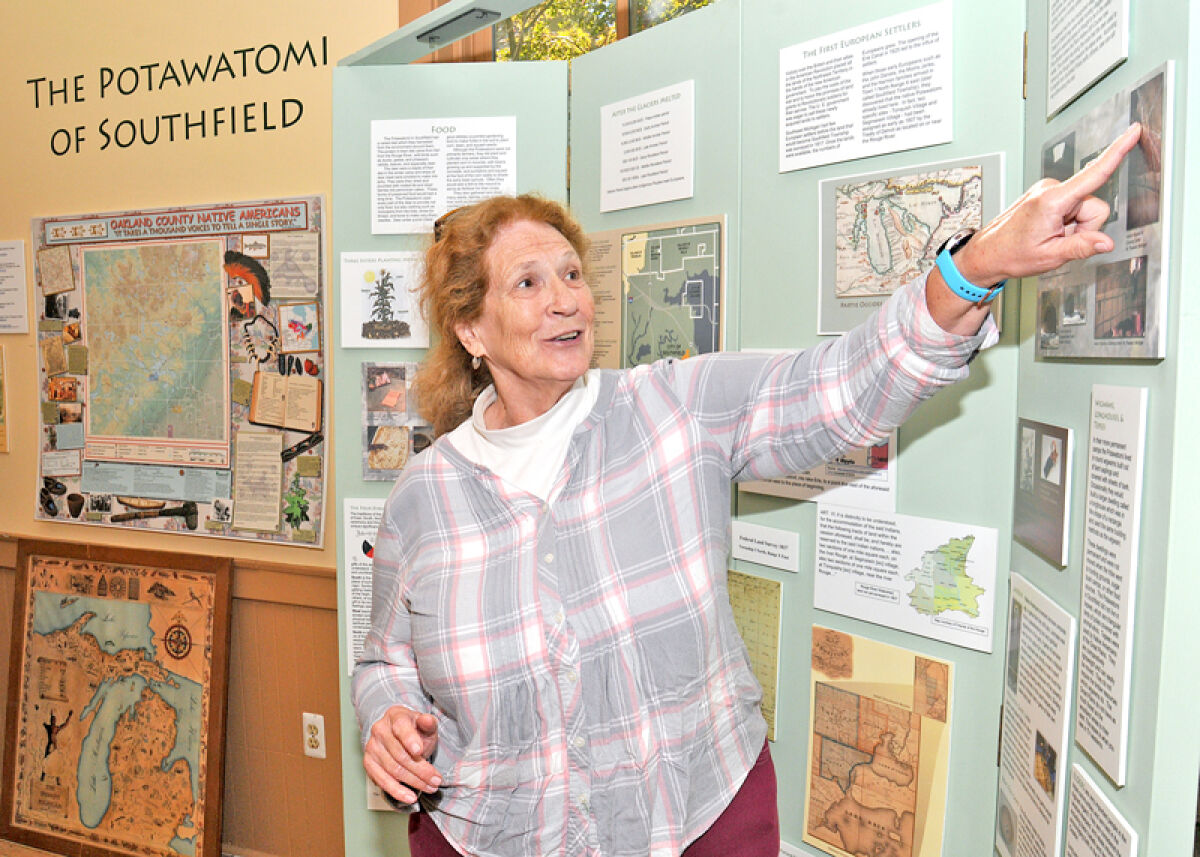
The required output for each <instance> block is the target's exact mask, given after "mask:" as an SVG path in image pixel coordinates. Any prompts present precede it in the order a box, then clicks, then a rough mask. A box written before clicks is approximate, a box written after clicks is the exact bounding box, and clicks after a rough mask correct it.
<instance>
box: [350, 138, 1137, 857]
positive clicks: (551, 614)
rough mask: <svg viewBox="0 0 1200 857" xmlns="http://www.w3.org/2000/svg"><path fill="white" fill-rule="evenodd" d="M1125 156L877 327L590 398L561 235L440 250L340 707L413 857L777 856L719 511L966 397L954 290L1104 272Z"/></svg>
mask: <svg viewBox="0 0 1200 857" xmlns="http://www.w3.org/2000/svg"><path fill="white" fill-rule="evenodd" d="M1135 131H1136V127H1135V128H1131V129H1130V131H1128V132H1127V133H1126V134H1124V135H1123V136H1122V137H1121V138H1120V139H1119V140H1118V141H1117V142H1116V143H1114V144H1113V146H1111V147H1110V148H1109V150H1108V151H1107V152H1106V153H1105V154H1104V155H1103V156H1101V157H1100V158H1098V159H1096V160H1095V161H1093V162H1092V164H1091V165H1089V166H1088V167H1087V168H1085V169H1084V170H1082V171H1081V172H1080V174H1078V175H1077V176H1075V177H1073V178H1072V179H1070V180H1068V181H1067V182H1064V183H1062V184H1056V183H1053V182H1043V183H1042V184H1039V185H1038V186H1037V187H1035V188H1034V189H1033V190H1031V191H1030V192H1029V193H1027V194H1026V195H1025V196H1023V197H1022V198H1021V199H1020V200H1018V201H1017V203H1016V204H1014V205H1013V207H1012V208H1010V209H1009V210H1008V211H1006V212H1005V213H1004V214H1002V215H1001V216H1000V217H999V218H998V219H997V220H996V221H995V222H994V223H993V224H991V225H989V226H988V227H987V228H985V229H983V230H982V231H980V232H979V233H977V234H975V235H974V236H973V237H971V238H970V239H969V240H968V241H966V243H965V245H963V246H962V247H961V248H960V249H959V250H958V252H957V253H954V254H953V256H952V257H951V256H949V255H943V256H942V257H940V261H939V268H938V269H935V272H933V273H931V274H930V275H929V277H928V278H927V280H926V282H923V283H917V284H913V285H911V286H909V287H906V288H905V289H903V290H901V291H900V292H898V293H897V294H896V295H895V296H894V297H893V298H892V299H891V300H890V301H889V302H888V303H887V304H886V305H885V307H884V308H883V309H882V310H881V311H880V313H879V314H878V315H877V316H875V317H874V318H873V319H872V320H871V321H869V322H867V323H866V324H864V325H862V326H860V327H859V328H857V329H856V330H854V331H852V332H851V333H849V334H847V335H846V336H845V337H843V338H842V339H839V340H830V341H827V342H823V343H822V344H821V345H819V346H817V347H815V348H812V349H810V350H808V351H804V352H799V353H793V354H788V355H782V356H776V357H767V356H761V355H743V354H722V355H708V356H703V357H696V358H692V359H690V360H687V361H682V362H677V361H661V362H659V363H655V364H653V365H650V366H642V367H638V368H637V369H634V370H630V371H625V372H615V371H600V370H592V371H589V370H588V366H589V362H590V359H591V352H592V322H593V312H594V308H593V305H592V298H591V294H590V292H589V291H588V288H587V286H586V283H585V279H584V271H583V265H582V262H581V259H582V258H583V256H584V254H583V249H584V236H583V233H582V231H581V230H580V228H579V227H578V225H577V224H575V223H574V221H573V220H572V219H571V218H570V216H569V215H568V214H567V213H566V212H565V211H564V210H563V209H562V208H561V207H559V206H557V205H555V204H553V203H549V202H546V201H544V200H540V199H537V198H531V197H519V198H515V199H513V198H497V199H493V200H488V201H486V202H483V203H479V204H477V205H474V206H470V207H468V208H466V209H461V210H458V211H456V212H453V213H452V214H450V215H447V216H446V217H445V218H443V219H442V220H441V221H439V224H438V227H439V228H438V229H436V230H435V240H434V243H433V245H432V247H431V248H430V250H429V252H428V254H427V257H426V276H425V281H424V284H423V294H422V301H423V305H424V308H425V310H426V315H427V317H428V318H429V319H430V323H431V324H432V325H433V326H434V327H435V328H436V329H437V330H438V332H439V333H440V336H441V341H440V342H439V343H438V345H437V346H435V348H434V349H433V350H432V351H431V352H430V355H429V359H428V361H427V363H426V366H425V367H424V368H423V369H422V371H421V373H420V375H419V381H418V383H419V385H420V386H419V390H418V397H419V400H420V402H421V406H422V409H423V412H424V413H425V415H426V417H427V418H428V419H430V420H431V422H432V423H433V425H434V428H435V430H436V431H437V432H438V433H439V434H440V435H441V436H440V437H439V439H438V440H437V441H436V442H435V443H434V444H433V446H432V447H430V449H428V450H427V451H426V452H424V453H423V454H422V455H420V456H418V457H417V458H415V459H414V460H413V461H412V463H411V464H410V465H409V467H408V469H407V470H406V471H405V473H404V474H403V475H402V476H401V478H400V479H399V480H398V481H397V483H396V486H395V488H394V489H393V491H392V493H391V496H390V498H389V499H388V503H387V507H386V509H385V512H384V517H383V522H382V524H381V527H380V532H379V538H378V540H377V543H376V547H375V592H374V609H373V614H372V623H371V631H370V633H369V635H368V637H367V640H366V645H365V650H364V653H363V657H362V659H361V660H360V662H359V664H358V666H357V668H356V670H355V676H354V682H353V688H354V703H355V706H356V709H357V712H358V715H359V720H360V722H361V725H362V728H363V733H364V741H365V746H364V761H363V764H364V767H365V768H366V770H367V773H368V774H369V775H370V777H371V778H372V779H373V780H374V781H375V782H376V783H378V784H379V785H380V786H381V788H382V789H383V790H384V791H385V792H386V793H387V794H388V795H390V796H391V797H392V798H393V799H395V800H396V801H398V802H400V803H402V804H413V803H414V802H415V801H417V800H418V798H419V800H420V806H421V808H422V809H424V810H426V811H427V813H428V814H426V813H421V814H417V815H414V816H412V817H411V818H410V827H409V830H410V844H411V846H412V852H413V854H414V857H426V855H441V854H454V853H468V854H477V855H497V857H513V855H539V854H545V855H549V854H556V855H557V854H569V855H574V854H595V855H604V857H624V855H630V857H632V855H637V857H645V855H648V854H649V855H667V854H680V853H683V854H686V855H687V857H707V855H718V854H720V855H724V854H730V853H736V854H739V855H749V856H750V857H759V855H764V857H765V856H766V855H770V857H775V855H777V854H778V850H779V828H778V817H777V811H776V805H775V778H774V769H773V768H772V766H771V761H770V755H769V753H768V751H767V746H766V741H765V737H766V727H765V723H764V721H763V719H762V715H761V713H760V711H759V700H760V695H761V691H760V689H759V687H758V684H757V682H756V681H755V680H754V677H753V675H752V673H751V671H750V667H749V663H748V658H747V656H746V651H745V647H744V645H743V644H742V642H741V640H740V638H739V637H738V634H737V630H736V628H735V626H734V622H733V616H732V612H731V610H730V607H729V599H728V594H727V592H726V589H725V586H726V580H725V568H726V557H727V555H728V548H729V542H728V540H729V529H730V520H729V507H730V503H729V500H730V490H731V489H730V484H731V482H732V481H735V480H741V479H759V478H763V477H767V476H774V475H782V474H786V473H794V472H799V471H803V470H806V469H808V468H810V467H812V466H814V465H815V464H817V463H819V462H820V461H822V460H825V459H827V458H829V457H831V456H833V455H836V454H837V453H839V452H840V451H842V450H844V449H846V448H848V447H851V446H855V445H862V444H867V443H871V442H873V441H875V440H877V439H879V438H881V437H883V436H884V435H885V434H886V433H887V432H888V431H889V430H890V429H891V428H892V427H894V426H895V425H897V424H899V423H900V422H901V421H902V420H903V419H904V417H905V416H906V415H907V414H908V413H909V412H910V411H911V410H912V408H913V407H915V405H916V404H917V403H918V402H919V401H920V400H922V399H923V398H925V397H927V396H929V395H931V394H932V393H933V392H934V391H936V390H937V389H938V388H939V387H941V386H944V385H946V384H949V383H951V382H953V381H955V380H957V379H959V378H961V377H964V376H965V375H966V371H967V370H966V364H967V362H968V361H969V360H970V358H971V357H972V355H973V354H974V353H975V352H976V351H977V350H978V349H979V348H980V347H982V346H984V345H985V344H987V343H988V342H989V341H994V339H995V329H994V325H993V324H992V322H991V321H990V319H989V315H988V307H987V303H986V302H985V301H981V300H979V299H978V298H976V300H975V301H974V302H972V301H968V300H966V299H964V298H962V297H959V296H958V295H957V294H956V293H955V292H954V291H952V290H951V288H949V287H948V286H947V284H946V278H950V279H951V280H952V281H956V277H957V276H960V275H961V277H963V278H965V280H967V281H968V282H967V283H966V284H965V285H964V284H961V283H960V284H959V287H960V288H965V289H967V290H968V292H970V290H971V289H972V288H976V287H978V286H982V287H983V288H982V289H976V291H977V292H978V294H980V295H983V296H984V297H987V296H988V295H989V294H990V292H989V291H988V288H989V287H994V286H995V284H997V283H999V282H1001V281H1002V280H1003V279H1004V278H1006V277H1019V276H1027V275H1031V274H1036V273H1039V272H1043V271H1047V270H1050V269H1053V268H1054V267H1057V266H1058V265H1060V264H1062V263H1063V262H1065V261H1067V260H1069V259H1075V258H1083V257H1086V256H1089V255H1092V254H1093V253H1097V252H1106V251H1108V250H1111V249H1112V241H1111V239H1109V238H1107V237H1106V236H1104V235H1103V234H1102V233H1100V232H1099V231H1098V229H1099V228H1100V226H1101V225H1102V224H1103V223H1104V220H1105V217H1106V215H1107V208H1106V206H1105V204H1104V203H1103V202H1101V201H1100V200H1098V199H1096V198H1094V197H1093V196H1091V193H1092V191H1094V190H1095V189H1096V188H1098V187H1099V186H1100V185H1101V184H1103V182H1104V181H1105V180H1106V179H1107V178H1108V176H1109V175H1111V173H1112V172H1113V171H1114V170H1115V169H1116V167H1117V165H1118V164H1119V163H1120V160H1121V158H1122V157H1123V156H1124V154H1125V153H1126V152H1127V151H1128V150H1129V149H1130V148H1131V147H1132V146H1133V145H1134V144H1135V143H1136V141H1137V134H1136V133H1135ZM947 262H948V265H947ZM941 271H946V273H945V275H943V273H941ZM956 272H957V273H956ZM956 282H957V281H956ZM971 284H975V286H972V285H971ZM430 819H432V820H433V821H434V822H435V823H436V827H434V826H433V825H431V824H430V823H429V821H430ZM451 846H452V847H451ZM454 849H457V852H456V851H455V850H454Z"/></svg>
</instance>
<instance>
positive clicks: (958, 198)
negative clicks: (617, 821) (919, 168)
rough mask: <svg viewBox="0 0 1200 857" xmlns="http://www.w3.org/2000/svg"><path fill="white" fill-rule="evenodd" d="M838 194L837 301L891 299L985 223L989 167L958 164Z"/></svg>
mask: <svg viewBox="0 0 1200 857" xmlns="http://www.w3.org/2000/svg"><path fill="white" fill-rule="evenodd" d="M834 197H835V208H834V229H835V239H834V252H835V256H836V260H837V264H836V265H835V268H836V271H837V278H836V284H835V290H836V294H837V296H838V297H839V298H859V297H872V296H878V295H890V294H891V293H892V292H894V291H895V290H896V289H898V288H899V287H900V286H902V285H904V284H905V283H907V282H910V281H911V280H915V279H917V278H918V277H921V276H922V275H924V273H925V272H926V271H927V270H929V268H930V267H932V266H933V262H934V257H935V255H936V253H937V248H938V247H939V246H941V244H942V242H943V241H945V240H946V239H947V238H949V237H950V236H951V235H953V234H954V233H955V232H957V231H959V230H960V229H967V228H978V227H979V226H980V223H981V218H982V211H983V169H982V168H981V167H953V168H950V169H941V170H934V171H933V172H929V173H913V174H911V175H906V176H896V177H891V178H884V179H873V180H869V181H863V182H858V183H850V184H844V185H839V186H838V187H837V188H836V189H835V193H834Z"/></svg>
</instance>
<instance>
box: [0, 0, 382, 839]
mask: <svg viewBox="0 0 1200 857" xmlns="http://www.w3.org/2000/svg"><path fill="white" fill-rule="evenodd" d="M397 25H398V18H397V6H396V0H341V2H338V3H329V2H326V0H288V2H285V0H265V2H261V3H233V2H229V0H210V2H207V3H195V4H183V3H162V2H151V0H122V2H117V0H93V2H89V3H77V2H68V0H47V2H42V3H16V2H6V3H0V32H3V33H5V34H6V38H5V50H4V51H3V52H0V115H2V116H3V117H4V119H3V131H4V133H3V134H0V241H12V240H22V241H24V242H25V252H26V266H27V272H28V276H27V280H30V279H31V277H32V259H31V258H29V256H30V249H29V248H30V221H31V219H32V218H34V217H38V216H46V215H59V214H70V213H83V212H99V211H112V210H124V209H133V208H154V207H161V206H173V205H190V204H199V203H205V202H224V201H235V200H244V199H258V198H264V197H279V196H292V195H299V194H311V193H319V194H324V195H325V196H326V198H327V199H329V197H330V193H331V185H332V180H331V175H330V163H331V149H330V146H331V137H332V134H331V104H330V81H331V73H332V69H333V66H334V64H335V63H336V62H337V60H338V59H339V58H340V57H342V56H345V55H347V54H349V53H351V52H352V51H354V50H357V49H358V48H360V47H362V46H364V45H366V44H369V43H370V42H372V41H374V40H376V39H378V38H380V37H382V36H384V35H387V34H388V33H391V32H393V31H394V30H395V28H396V27H397ZM306 40H307V41H309V42H311V43H312V44H313V46H314V47H315V48H316V49H317V50H318V51H320V50H322V49H324V51H325V52H326V56H327V59H328V64H322V65H319V66H318V67H317V68H312V67H311V66H307V67H304V68H301V69H298V70H292V71H288V72H286V73H282V72H276V73H274V74H272V75H259V74H257V73H254V72H253V71H252V72H251V73H250V74H249V75H247V76H245V77H243V76H241V74H240V59H239V58H238V55H237V54H236V53H235V52H236V51H238V50H240V49H244V48H251V49H257V48H258V47H260V46H262V45H267V44H274V45H278V46H280V47H281V48H284V49H286V45H287V44H288V43H289V42H292V43H295V44H296V45H297V46H299V45H301V44H302V43H303V42H305V41H306ZM322 40H324V41H322ZM221 52H225V53H226V54H227V55H228V56H229V58H230V60H231V61H232V62H234V63H235V64H236V65H237V66H238V71H239V74H238V76H237V77H236V79H229V76H228V75H223V76H222V79H221V80H220V81H219V82H217V83H205V84H198V83H194V84H192V85H190V86H183V87H176V86H175V85H173V84H171V83H169V82H168V83H167V84H166V86H160V85H159V83H158V82H154V83H152V84H151V85H150V86H149V87H147V85H146V83H145V79H144V75H145V72H144V71H142V70H140V69H139V70H138V76H139V77H140V78H141V82H140V84H139V86H138V89H137V91H136V92H134V93H132V94H130V95H120V94H118V93H117V91H116V87H115V85H110V87H109V88H108V91H107V93H106V97H104V98H101V97H100V92H99V85H100V81H101V74H102V72H101V70H102V69H103V68H105V67H108V68H112V69H113V70H114V71H115V72H118V73H119V71H120V69H122V68H125V67H134V68H138V67H139V66H142V65H144V64H151V63H159V64H160V66H161V65H165V63H166V62H167V61H168V60H173V61H175V62H176V63H179V61H180V60H185V59H186V60H189V61H191V60H201V61H202V60H203V59H204V58H205V57H207V56H208V55H209V54H213V55H219V54H220V53H221ZM249 56H250V57H253V52H251V53H250V54H249ZM317 56H318V58H320V56H321V55H320V53H318V54H317ZM214 61H215V59H214ZM77 76H78V86H79V90H78V91H79V95H80V98H79V99H78V100H77V99H76V98H75V92H76V78H77ZM133 77H134V75H133V74H127V75H126V78H125V80H126V82H127V83H131V82H132V80H133ZM34 78H47V79H51V80H55V81H56V85H57V86H61V85H62V83H63V79H64V78H66V80H67V93H66V95H63V94H61V93H55V95H54V103H53V104H51V103H49V98H50V96H49V92H48V90H47V88H46V85H45V84H43V85H42V87H40V88H39V91H38V93H37V94H38V95H39V96H40V101H41V106H40V107H35V104H34V96H35V86H34V85H32V84H29V83H27V81H28V80H30V79H34ZM285 98H292V99H297V100H299V101H301V102H302V103H303V105H304V112H303V116H302V118H301V120H300V121H299V122H297V123H296V124H295V125H293V126H292V127H290V128H287V129H280V130H276V131H271V132H266V131H260V132H258V133H253V134H245V133H240V134H237V135H236V136H221V137H217V138H213V137H211V135H210V136H209V137H208V138H207V139H192V140H190V141H183V140H179V141H177V142H174V143H172V142H168V141H166V140H165V139H164V140H160V142H157V143H155V144H154V145H149V146H146V145H141V144H135V145H133V146H131V147H129V148H127V149H120V148H118V147H117V146H116V145H115V144H114V143H112V142H110V143H109V144H108V146H107V148H102V146H103V145H104V142H105V138H104V136H103V134H102V133H101V132H100V127H101V123H102V122H104V121H105V120H106V119H107V124H106V125H105V126H104V127H105V128H106V129H108V130H109V131H110V133H111V129H112V127H113V126H114V125H115V124H116V123H117V122H119V121H121V120H122V119H126V118H131V119H134V120H135V121H136V120H137V119H140V118H148V119H151V120H152V119H153V117H154V116H157V115H165V114H170V113H181V112H184V111H188V110H190V111H193V112H197V111H200V110H205V109H209V110H211V109H212V108H213V107H216V106H218V105H224V106H235V105H242V104H246V103H258V104H261V103H262V102H267V103H268V104H269V105H270V104H274V105H278V104H279V103H280V102H281V101H282V99H285ZM259 109H261V108H259ZM76 127H82V128H83V129H84V130H83V132H82V133H83V139H82V142H81V144H80V147H79V152H78V153H75V152H74V151H71V152H69V153H68V154H64V155H55V154H53V153H52V151H51V141H52V137H53V134H54V132H55V131H56V130H57V129H60V128H65V129H68V131H69V133H70V134H71V135H73V134H74V129H75V128H76ZM57 139H59V140H64V139H67V138H66V137H64V136H60V137H59V138H57ZM72 148H73V147H72ZM327 225H328V224H327ZM326 271H327V273H329V271H330V268H329V266H328V265H327V267H326ZM27 289H28V310H29V313H30V321H31V327H36V301H35V298H36V297H37V296H38V294H37V289H36V286H35V284H34V283H32V282H27ZM328 317H329V316H327V318H328ZM0 345H2V346H4V351H5V363H6V367H5V376H6V377H5V383H6V387H7V413H8V423H9V424H8V434H9V449H10V451H9V452H8V453H0V486H4V490H3V491H2V492H0V538H11V537H33V538H42V539H57V540H63V541H87V542H90V543H101V544H112V545H124V546H129V547H137V548H145V549H153V550H165V551H178V552H190V553H216V554H220V555H224V556H230V557H232V558H233V559H234V563H235V573H234V581H233V584H234V606H233V612H232V647H231V656H230V660H231V664H230V687H229V721H228V729H227V748H226V783H225V806H224V811H225V827H224V837H223V840H224V842H225V843H226V844H227V846H228V850H231V851H233V852H235V853H238V854H242V855H246V857H255V855H271V856H272V857H338V855H341V854H342V852H343V844H342V843H343V840H342V821H341V771H340V766H341V758H340V746H339V742H338V741H337V740H336V736H337V735H338V734H339V732H340V726H339V723H338V714H339V705H338V655H337V652H338V642H337V638H338V633H337V594H336V574H335V568H336V560H335V556H336V555H335V547H334V546H335V528H334V521H333V510H334V509H336V507H337V504H336V502H335V498H334V497H333V496H332V492H331V486H332V485H333V473H332V469H331V472H330V473H329V475H328V479H329V481H328V482H327V486H330V490H329V492H328V493H327V497H326V502H327V508H328V510H329V512H328V513H327V515H326V520H325V524H326V527H325V537H324V540H325V545H326V546H325V548H323V549H321V550H312V549H303V548H295V547H280V546H272V545H258V544H248V543H243V542H238V541H227V540H207V539H205V540H200V539H196V538H189V537H186V536H176V535H168V534H156V533H131V532H127V531H123V530H117V529H108V528H97V527H87V528H85V527H82V526H78V525H69V524H54V523H37V522H35V521H34V520H33V504H34V497H35V479H36V476H37V449H38V431H39V426H38V422H37V419H38V399H39V392H38V379H37V360H36V351H35V349H36V337H35V334H34V333H32V332H31V333H29V334H25V335H15V334H5V335H0ZM327 359H328V358H327ZM329 446H330V448H332V444H329ZM14 560H15V548H14V544H13V542H11V541H0V688H3V689H4V690H5V698H6V699H7V682H8V666H9V645H10V642H9V635H10V631H11V626H12V601H13V586H14V573H13V568H12V564H13V562H14ZM302 711H313V712H316V713H320V714H323V715H324V716H325V718H326V724H325V729H326V734H327V736H330V739H331V740H329V741H328V742H327V743H328V748H329V754H330V755H329V758H327V759H325V760H317V759H311V758H308V757H305V756H303V755H302V748H301V727H300V713H301V712H302ZM5 718H6V712H5V711H4V710H0V730H2V729H3V727H4V725H5ZM0 745H2V742H0ZM0 752H2V747H0ZM2 763H3V759H2V758H0V764H2ZM25 853H28V852H27V850H26V849H22V848H19V847H17V846H14V845H12V844H11V843H3V842H0V855H7V854H25Z"/></svg>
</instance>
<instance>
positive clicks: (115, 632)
mask: <svg viewBox="0 0 1200 857" xmlns="http://www.w3.org/2000/svg"><path fill="white" fill-rule="evenodd" d="M212 608H213V592H212V584H211V582H209V581H207V580H206V579H204V578H203V577H200V576H198V575H193V574H191V573H189V572H180V571H174V572H173V571H167V570H163V569H151V568H142V567H123V566H113V565H108V564H104V565H99V566H97V565H95V564H90V563H86V562H66V561H62V560H52V559H50V560H46V559H44V558H35V559H34V562H33V571H32V574H31V584H30V589H29V598H28V601H27V602H26V617H27V621H26V636H25V649H24V652H23V656H22V657H21V661H22V677H21V689H22V694H21V701H20V705H19V709H18V710H17V712H16V713H17V722H16V730H17V732H16V734H17V742H16V757H17V758H16V760H15V763H16V764H15V767H16V771H17V774H16V787H15V789H14V797H13V805H12V816H11V821H12V823H13V824H14V825H15V826H17V827H19V828H23V829H27V830H31V831H35V832H37V833H40V834H44V835H50V836H58V837H66V838H68V839H70V840H75V841H80V842H86V843H89V844H91V845H96V846H102V847H107V848H111V849H123V850H125V851H128V852H130V853H136V854H144V855H152V857H155V856H156V855H162V857H173V855H186V857H194V856H195V855H197V854H201V853H203V852H202V851H200V850H198V849H199V848H200V846H201V842H202V834H203V818H204V795H205V770H206V769H205V760H206V755H205V754H206V738H205V736H206V735H207V734H208V730H207V717H208V710H209V691H208V688H209V681H210V669H211V666H210V664H211V662H210V659H209V655H208V654H207V652H208V651H209V649H210V646H211V643H212V627H213V626H212ZM106 853H107V852H106Z"/></svg>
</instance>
